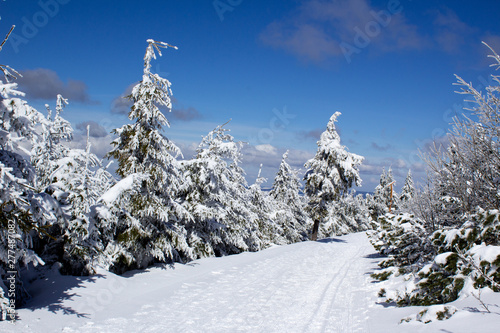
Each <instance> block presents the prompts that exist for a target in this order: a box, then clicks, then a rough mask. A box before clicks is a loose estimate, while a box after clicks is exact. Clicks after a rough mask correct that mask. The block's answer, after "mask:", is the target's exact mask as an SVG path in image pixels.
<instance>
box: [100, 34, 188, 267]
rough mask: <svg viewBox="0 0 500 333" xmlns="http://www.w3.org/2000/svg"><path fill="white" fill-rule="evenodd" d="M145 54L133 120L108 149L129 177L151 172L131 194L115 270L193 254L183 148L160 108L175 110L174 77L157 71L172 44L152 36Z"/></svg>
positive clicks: (134, 97) (135, 92)
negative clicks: (186, 226)
mask: <svg viewBox="0 0 500 333" xmlns="http://www.w3.org/2000/svg"><path fill="white" fill-rule="evenodd" d="M147 42H148V47H147V49H146V54H145V56H144V72H143V76H142V81H141V82H140V83H138V84H137V85H136V86H135V87H134V88H133V90H132V94H131V95H130V96H128V98H129V99H130V100H131V101H132V102H133V105H132V107H131V110H130V113H129V119H130V120H133V121H134V123H132V124H127V125H124V126H122V127H121V128H118V129H115V130H114V131H113V132H114V133H115V134H116V135H117V136H118V138H117V139H116V140H114V141H113V142H112V145H113V146H114V148H113V149H112V150H111V151H110V152H109V153H108V156H109V157H113V158H115V159H116V160H117V161H118V168H117V170H116V172H117V174H118V175H120V176H121V177H123V178H126V177H128V176H131V175H133V174H142V175H146V176H147V178H145V179H143V180H142V181H141V184H140V189H139V190H138V191H137V192H136V193H135V194H134V195H133V196H131V198H130V201H129V203H128V205H127V206H126V207H125V208H126V210H127V211H128V212H129V213H130V215H131V216H132V217H133V219H134V221H132V220H129V219H127V220H126V223H125V224H121V223H120V224H121V225H120V226H118V228H117V230H116V232H117V235H116V242H118V243H119V247H120V248H121V250H122V252H120V253H122V254H123V253H126V254H123V255H119V256H118V258H116V260H114V261H115V264H114V266H113V267H112V269H113V270H115V271H118V272H121V271H123V270H126V269H128V268H131V267H137V268H140V267H145V266H147V265H149V264H151V263H153V262H155V261H158V262H168V261H171V260H183V259H190V258H191V255H190V253H189V249H188V248H187V244H186V242H185V233H184V231H183V229H182V227H181V221H182V220H183V219H184V218H187V216H188V213H187V212H186V210H185V209H184V208H183V207H182V205H181V204H180V203H178V202H177V200H176V197H177V195H178V193H179V190H180V188H181V186H182V183H183V174H182V171H181V169H180V166H179V162H178V161H177V159H176V157H177V156H179V155H182V154H181V151H180V149H179V148H178V147H177V146H176V145H175V144H174V143H173V142H172V141H170V140H169V139H168V138H167V137H165V136H164V135H163V134H162V129H163V126H168V127H170V123H169V122H168V120H167V118H166V117H165V115H164V114H163V112H162V110H160V107H163V108H166V109H167V110H168V111H171V108H172V102H171V94H172V92H171V89H170V85H171V84H170V82H169V81H168V80H167V79H164V78H162V77H160V76H159V75H158V74H154V73H152V72H151V61H152V59H156V53H155V50H156V51H157V52H158V54H159V55H160V56H161V50H160V49H161V48H165V49H166V48H168V47H172V48H175V49H176V47H175V46H171V45H169V44H167V43H163V42H157V41H154V40H152V39H149V40H148V41H147Z"/></svg>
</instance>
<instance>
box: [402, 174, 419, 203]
mask: <svg viewBox="0 0 500 333" xmlns="http://www.w3.org/2000/svg"><path fill="white" fill-rule="evenodd" d="M414 196H415V185H414V184H413V177H412V175H411V170H408V174H407V175H406V179H405V183H404V185H403V188H402V189H401V194H400V195H399V201H400V202H401V203H408V202H409V201H410V200H411V199H412V198H413V197H414Z"/></svg>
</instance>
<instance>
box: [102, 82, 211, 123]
mask: <svg viewBox="0 0 500 333" xmlns="http://www.w3.org/2000/svg"><path fill="white" fill-rule="evenodd" d="M136 84H137V83H133V84H131V85H129V86H128V87H127V88H126V89H125V90H124V91H123V93H122V94H121V95H120V96H118V97H115V98H114V99H113V101H112V102H111V113H117V114H128V113H129V112H130V107H131V106H132V102H131V101H130V100H129V99H128V98H126V97H127V96H128V95H130V94H131V93H132V89H133V88H134V86H135V85H136ZM162 112H164V113H165V114H166V115H167V117H168V119H170V120H172V119H173V120H179V121H192V120H198V119H201V118H203V117H202V115H201V113H200V112H199V111H198V110H197V109H196V108H194V107H192V106H188V107H185V106H183V105H182V104H181V103H180V102H179V101H178V100H177V99H176V98H175V97H172V111H171V112H167V110H166V108H163V109H162Z"/></svg>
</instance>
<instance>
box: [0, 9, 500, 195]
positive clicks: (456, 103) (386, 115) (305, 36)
mask: <svg viewBox="0 0 500 333" xmlns="http://www.w3.org/2000/svg"><path fill="white" fill-rule="evenodd" d="M498 13H500V2H498V1H495V0H490V1H481V2H480V3H477V2H476V3H474V2H471V1H460V0H455V1H440V2H439V3H437V2H423V1H415V0H414V1H410V0H401V1H397V0H390V1H387V0H385V1H368V0H353V1H341V0H328V1H327V0H304V1H261V0H253V1H250V0H216V1H213V0H197V1H195V0H182V1H181V0H176V1H174V0H161V1H141V2H139V1H120V2H118V1H94V0H87V1H78V0H70V1H68V0H42V1H27V0H19V1H14V0H6V1H4V2H0V16H1V18H2V20H1V21H0V28H1V31H4V33H7V31H8V30H9V28H10V26H11V25H13V24H15V25H16V28H15V30H14V33H13V35H11V38H10V39H9V41H8V42H7V43H6V44H5V46H4V47H3V50H2V52H1V54H0V55H1V58H2V60H1V63H2V64H8V65H9V66H11V67H13V68H15V69H16V70H19V71H21V72H22V73H23V74H24V78H23V79H22V80H20V85H21V90H23V91H25V92H26V93H27V95H26V99H27V100H28V101H29V102H30V104H32V105H33V106H35V107H36V108H37V109H39V110H40V111H43V110H44V106H43V105H44V104H45V103H49V104H50V105H52V106H54V104H55V96H56V94H57V93H61V94H62V95H63V96H65V97H67V98H68V99H69V102H70V104H69V106H68V107H67V108H66V111H65V114H64V116H65V118H66V119H68V120H70V121H71V122H72V124H73V126H74V127H75V129H76V131H77V135H76V136H75V142H74V143H73V145H75V146H78V145H81V144H83V141H84V140H83V137H82V136H81V135H78V133H79V131H80V130H81V129H83V128H84V127H85V126H84V125H83V124H84V123H86V122H88V121H91V122H93V123H92V124H93V126H94V129H93V133H92V135H93V142H94V149H95V152H97V153H98V154H100V155H102V154H103V153H105V152H106V151H107V150H108V149H109V145H108V144H109V142H110V140H111V138H112V137H111V135H109V132H110V131H111V130H112V129H113V128H115V127H119V126H121V125H122V124H124V123H126V122H128V119H127V117H126V111H127V105H123V102H120V99H119V97H120V96H122V95H123V94H124V93H125V92H126V91H127V89H130V86H131V85H133V84H134V83H136V82H137V81H138V80H140V79H141V72H142V66H143V61H142V58H143V56H144V52H145V48H146V46H147V44H146V40H147V39H149V38H153V39H155V40H159V41H164V42H168V43H171V44H173V45H176V46H178V47H179V49H178V50H173V49H169V50H167V51H165V52H164V53H163V57H161V58H159V59H157V60H156V61H155V62H154V63H153V71H156V72H157V73H159V74H160V75H162V76H164V77H166V78H168V79H169V80H170V81H171V82H172V90H173V94H174V97H175V104H174V112H173V113H172V114H170V115H169V119H170V120H171V123H172V126H171V128H170V129H166V130H165V135H166V136H167V137H169V138H170V139H171V140H173V141H174V142H176V143H177V144H178V145H179V146H181V148H182V151H183V152H184V155H185V157H190V156H191V154H192V152H193V149H194V147H195V146H196V145H197V144H198V142H199V141H200V139H201V136H202V135H205V134H206V133H207V132H208V131H210V130H211V129H213V128H214V127H215V126H216V125H218V124H221V123H224V122H226V121H227V120H229V119H232V121H231V122H230V123H229V125H228V127H229V128H231V130H232V134H233V135H234V136H235V137H236V139H238V140H242V141H247V142H249V145H248V146H247V147H246V148H245V150H244V152H245V158H244V163H245V164H244V167H245V169H246V171H247V174H248V179H249V181H250V182H252V181H253V179H254V178H255V176H256V174H257V168H258V165H259V164H260V163H263V164H264V167H263V174H264V176H266V177H268V178H269V182H268V183H267V185H269V186H270V185H271V184H272V178H273V177H274V174H275V172H276V171H277V167H278V165H279V162H280V160H281V155H282V154H283V152H284V151H285V150H286V149H290V155H289V157H290V162H291V163H292V164H293V165H294V166H295V167H297V168H299V167H302V168H303V163H304V162H305V161H306V160H307V159H308V158H311V157H312V156H313V155H314V153H315V150H316V141H317V139H318V137H319V134H320V133H321V131H323V130H324V129H325V128H326V124H327V122H328V119H329V118H330V116H331V115H332V114H333V113H334V112H335V111H340V112H341V113H342V116H341V117H339V122H338V128H339V129H340V134H341V138H342V142H343V144H344V145H346V146H347V147H348V148H349V150H350V151H351V152H353V153H357V154H360V155H363V156H365V162H364V165H363V166H362V167H361V175H362V178H363V187H362V189H361V190H365V191H371V190H373V188H374V186H376V184H377V183H378V179H379V175H380V173H381V172H382V168H383V167H386V168H388V167H389V166H392V169H393V172H394V174H395V176H396V180H397V188H400V187H401V186H402V185H403V181H404V177H405V175H406V173H407V171H408V169H409V168H410V169H412V172H413V174H414V177H415V178H417V179H421V178H422V177H424V176H425V170H424V165H423V163H422V162H421V161H420V160H419V158H418V150H419V149H421V150H425V149H426V148H427V147H428V145H429V144H430V143H431V142H432V140H434V139H437V140H442V137H443V136H444V134H445V132H446V131H447V129H448V127H449V125H448V124H449V122H450V118H451V116H452V115H454V114H455V112H459V113H461V112H462V111H461V108H462V107H463V105H464V104H463V102H462V100H463V96H460V95H458V94H455V93H454V90H455V87H454V86H453V85H452V83H453V82H454V81H455V79H454V76H453V74H458V75H460V76H462V77H463V78H465V79H466V80H467V81H471V82H473V83H474V84H475V85H476V86H478V87H479V88H480V87H481V86H484V84H485V83H487V82H488V80H489V75H490V74H491V73H492V71H491V69H490V68H489V67H488V65H489V63H490V62H489V61H488V59H487V58H486V55H487V54H488V52H487V51H488V50H487V49H486V47H484V46H482V45H481V41H486V42H488V43H489V44H490V45H491V46H492V47H494V48H496V49H497V50H500V26H499V25H498ZM264 186H266V185H264Z"/></svg>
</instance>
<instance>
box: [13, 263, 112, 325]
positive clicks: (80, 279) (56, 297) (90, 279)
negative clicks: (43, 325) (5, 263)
mask: <svg viewBox="0 0 500 333" xmlns="http://www.w3.org/2000/svg"><path fill="white" fill-rule="evenodd" d="M101 278H105V276H104V275H102V274H96V275H92V276H70V275H60V274H59V273H58V272H57V273H56V272H54V271H52V272H48V274H47V275H45V276H44V277H42V278H40V279H38V280H35V281H33V282H32V283H31V284H30V285H29V287H28V292H29V293H30V294H31V296H32V298H31V299H30V300H29V301H28V302H27V303H26V304H25V305H24V306H23V307H22V308H23V309H27V310H31V311H35V310H40V309H47V310H48V311H50V312H52V313H54V314H55V313H58V312H61V313H62V314H64V315H75V316H77V317H80V318H89V315H90V314H89V313H84V312H78V311H76V310H75V309H73V308H72V307H70V306H68V305H67V302H66V301H68V300H73V299H75V298H76V297H81V296H80V295H78V294H77V293H76V292H74V290H75V289H78V288H82V287H83V285H84V284H85V283H95V281H96V280H97V279H101Z"/></svg>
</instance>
